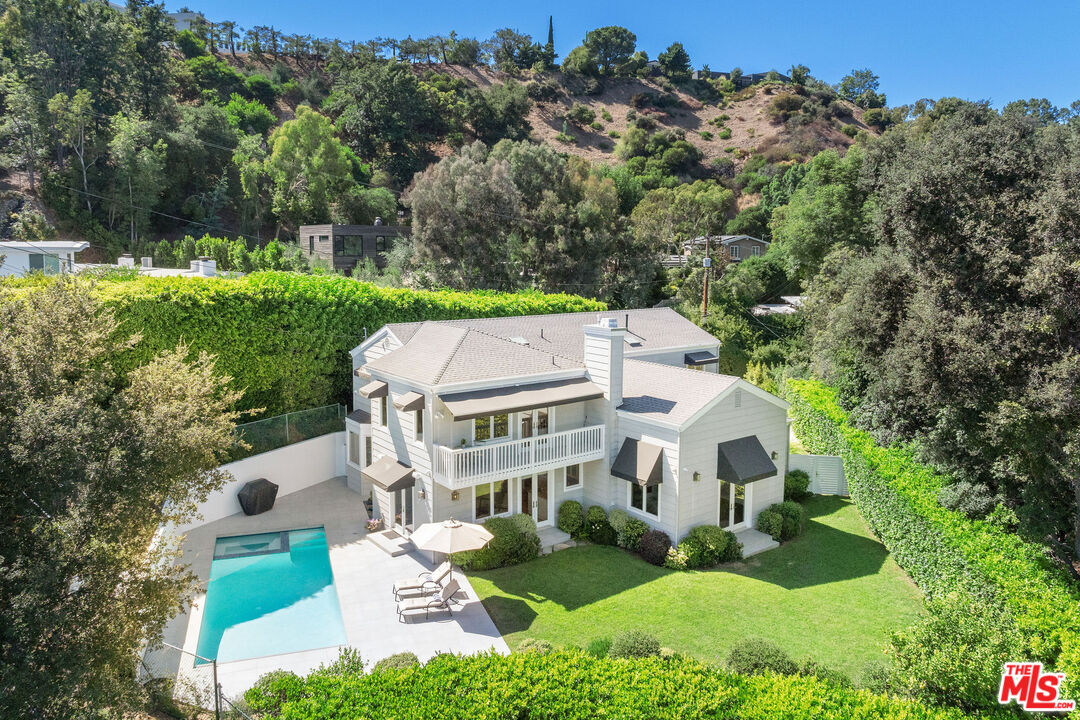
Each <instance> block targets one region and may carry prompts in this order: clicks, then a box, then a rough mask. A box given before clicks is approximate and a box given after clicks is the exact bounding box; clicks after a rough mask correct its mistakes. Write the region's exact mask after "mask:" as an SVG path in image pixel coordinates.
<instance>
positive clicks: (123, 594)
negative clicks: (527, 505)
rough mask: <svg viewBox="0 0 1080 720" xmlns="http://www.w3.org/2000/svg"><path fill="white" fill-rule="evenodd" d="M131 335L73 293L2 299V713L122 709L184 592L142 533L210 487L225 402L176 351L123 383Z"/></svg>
mask: <svg viewBox="0 0 1080 720" xmlns="http://www.w3.org/2000/svg"><path fill="white" fill-rule="evenodd" d="M134 342H135V339H134V338H129V337H127V336H126V334H125V333H123V332H122V331H120V329H119V328H118V326H117V323H116V321H115V320H114V318H113V316H112V314H111V313H110V312H109V311H107V310H105V309H103V308H102V307H101V306H100V305H99V304H98V303H97V302H96V301H95V300H94V299H93V298H92V296H91V294H90V290H89V288H88V286H87V285H85V284H83V283H82V282H80V281H77V280H71V279H61V280H57V281H55V282H52V283H50V284H48V285H46V286H45V287H43V288H40V289H37V290H35V291H34V292H31V293H27V294H25V295H21V296H19V299H18V300H11V299H8V300H7V301H6V302H2V303H0V438H3V440H2V441H0V514H2V516H3V517H4V529H5V530H4V533H3V534H2V537H0V556H2V557H3V558H4V572H3V573H0V626H2V627H3V628H4V642H3V643H2V644H0V686H2V687H3V688H4V692H3V693H0V715H3V716H5V717H37V718H45V719H51V718H57V719H59V718H65V719H66V718H73V717H85V716H86V715H88V714H92V713H93V712H94V711H95V710H96V711H100V710H104V709H106V708H108V709H110V710H117V711H119V712H120V713H121V714H122V713H123V711H124V710H125V709H131V710H134V709H138V706H137V705H135V703H134V702H133V701H135V700H136V699H137V698H138V696H137V691H138V687H137V685H136V682H135V677H134V670H133V668H135V667H137V666H138V664H139V659H140V653H141V651H142V649H143V647H144V642H146V641H147V640H149V641H150V642H151V643H153V642H155V641H156V640H157V639H159V638H160V637H161V633H162V630H163V629H164V626H165V623H166V622H167V621H168V620H169V619H170V618H171V617H172V616H173V615H174V614H175V612H176V610H177V608H179V607H181V605H182V604H183V603H184V602H185V601H186V600H187V599H188V598H189V597H190V595H191V593H192V592H193V591H194V590H195V582H194V578H193V577H192V576H191V575H190V574H189V573H188V572H187V571H186V569H185V568H184V567H183V566H181V565H179V564H177V562H176V561H177V560H179V552H178V548H177V546H176V545H175V543H173V542H169V541H167V540H166V541H165V542H161V541H160V539H157V540H156V539H155V535H156V533H157V531H158V529H159V527H160V526H161V525H162V524H165V523H170V522H172V523H178V524H182V523H183V522H185V521H187V520H189V519H190V518H191V517H192V516H193V515H194V512H195V509H196V507H197V503H198V502H199V501H200V500H201V499H202V498H205V497H206V495H207V494H208V493H210V492H213V491H215V490H217V489H218V488H220V487H221V486H222V484H223V483H224V482H225V480H226V479H227V473H226V472H224V471H221V470H219V469H218V467H219V466H220V465H221V464H222V463H224V462H226V461H227V459H228V456H229V454H230V452H231V451H232V449H233V448H234V446H235V445H236V439H235V434H234V432H233V423H234V421H235V419H236V417H237V415H236V413H233V412H231V407H232V406H233V403H235V402H236V401H237V400H238V399H239V393H236V392H233V391H231V390H229V389H228V387H227V384H228V381H229V379H228V378H227V377H222V376H220V375H218V374H217V373H216V371H215V369H214V362H213V359H212V358H210V357H209V356H207V355H205V354H200V355H197V356H195V357H194V358H193V359H188V355H189V352H188V350H187V348H185V347H183V346H181V347H179V348H177V349H176V350H175V351H169V352H165V353H162V354H161V355H159V356H157V357H156V358H154V359H153V360H151V361H150V362H149V363H147V364H145V365H143V366H141V367H136V368H134V369H132V370H131V371H129V372H128V373H127V374H126V377H125V376H122V375H121V372H120V369H119V360H120V358H121V357H122V356H123V355H124V354H125V352H126V351H127V350H128V349H129V348H130V347H131V345H132V344H133V343H134Z"/></svg>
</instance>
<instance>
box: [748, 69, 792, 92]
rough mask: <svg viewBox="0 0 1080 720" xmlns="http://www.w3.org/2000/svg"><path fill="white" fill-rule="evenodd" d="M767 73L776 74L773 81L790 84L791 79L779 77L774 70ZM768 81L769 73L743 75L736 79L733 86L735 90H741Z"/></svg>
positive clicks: (785, 76) (784, 76) (783, 76)
mask: <svg viewBox="0 0 1080 720" xmlns="http://www.w3.org/2000/svg"><path fill="white" fill-rule="evenodd" d="M769 72H774V73H776V74H775V75H774V76H773V79H774V80H779V81H780V82H786V83H787V82H791V78H789V77H788V76H787V75H781V74H780V73H778V72H776V71H775V70H770V71H769ZM768 79H769V73H767V72H763V73H743V74H742V75H740V76H739V77H738V78H736V79H735V80H734V84H735V87H736V89H739V90H741V89H742V88H745V87H750V86H751V85H756V84H757V83H759V82H761V81H762V80H768Z"/></svg>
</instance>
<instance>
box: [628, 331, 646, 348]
mask: <svg viewBox="0 0 1080 720" xmlns="http://www.w3.org/2000/svg"><path fill="white" fill-rule="evenodd" d="M624 339H625V340H626V344H627V345H629V346H630V347H639V346H640V345H641V343H643V342H645V341H644V340H642V339H641V338H640V337H638V336H637V335H635V334H634V333H632V332H630V331H629V330H628V331H627V332H626V337H625V338H624Z"/></svg>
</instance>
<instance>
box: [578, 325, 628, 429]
mask: <svg viewBox="0 0 1080 720" xmlns="http://www.w3.org/2000/svg"><path fill="white" fill-rule="evenodd" d="M625 345H626V328H624V327H619V321H618V319H617V318H605V317H598V318H597V321H596V324H595V325H586V326H585V368H586V371H587V374H588V376H589V379H590V380H592V381H593V382H594V383H596V384H597V385H599V386H600V387H601V388H603V389H604V397H606V398H607V399H608V400H609V401H611V407H612V408H617V407H619V405H622V390H623V347H624V346H625Z"/></svg>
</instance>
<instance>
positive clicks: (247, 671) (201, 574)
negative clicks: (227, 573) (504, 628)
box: [147, 478, 509, 698]
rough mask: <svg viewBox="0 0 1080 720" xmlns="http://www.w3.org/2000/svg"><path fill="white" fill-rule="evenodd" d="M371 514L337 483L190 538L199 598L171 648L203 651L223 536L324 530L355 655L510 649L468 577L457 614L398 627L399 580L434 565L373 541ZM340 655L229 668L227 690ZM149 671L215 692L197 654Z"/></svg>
mask: <svg viewBox="0 0 1080 720" xmlns="http://www.w3.org/2000/svg"><path fill="white" fill-rule="evenodd" d="M367 519H368V515H367V511H366V510H365V508H364V503H363V501H362V499H361V497H360V495H359V494H357V493H355V492H353V491H352V490H349V489H348V488H347V487H346V486H345V479H344V478H334V479H332V480H327V481H326V482H322V483H319V484H317V485H312V486H311V487H309V488H306V489H304V490H300V491H298V492H295V493H291V494H289V495H285V496H283V497H280V498H278V500H277V503H275V505H274V509H273V510H270V511H269V512H266V513H263V514H261V515H255V516H251V517H249V516H246V515H243V514H242V513H241V514H236V515H231V516H229V517H226V518H223V519H221V520H216V521H214V522H211V523H207V524H206V525H201V526H199V527H196V528H193V529H191V530H189V531H188V532H187V536H186V538H185V539H184V543H183V556H182V562H183V563H185V564H187V565H188V566H189V567H190V569H191V572H193V573H194V574H195V575H196V577H198V579H199V583H200V588H199V592H198V593H197V594H196V596H195V597H194V598H193V600H192V603H191V605H190V606H189V607H188V608H187V609H186V612H183V613H181V614H179V615H178V616H177V617H175V618H174V619H173V620H172V621H171V622H170V623H169V624H168V626H167V627H166V629H165V633H164V637H163V639H164V641H165V642H166V643H169V644H171V645H176V646H178V647H182V648H183V649H184V650H185V651H186V653H194V652H195V649H196V647H197V645H198V639H199V629H200V626H201V624H202V605H203V600H204V599H205V597H206V584H207V581H208V579H209V577H210V562H211V560H212V559H213V555H214V542H215V541H216V540H217V538H219V537H227V536H231V535H247V534H252V533H260V532H274V531H279V530H296V529H301V528H310V527H318V526H322V527H324V528H325V529H326V541H327V545H328V546H329V551H330V567H331V570H332V571H333V573H334V584H335V586H336V588H337V593H338V600H339V602H340V605H341V615H342V619H343V621H344V624H345V636H346V641H347V643H348V646H349V647H352V648H355V649H356V650H358V651H359V652H360V656H361V657H362V658H363V659H364V661H365V662H367V663H368V664H369V667H370V664H371V663H373V662H374V661H377V660H380V659H382V658H384V657H387V656H388V655H393V654H395V653H399V652H406V651H409V652H413V653H416V655H417V657H419V658H420V660H421V661H424V660H427V659H428V658H430V657H432V656H433V655H435V654H437V653H440V652H449V653H459V654H465V655H469V654H473V653H477V652H483V651H486V650H492V649H494V650H495V651H496V652H500V653H508V652H509V648H508V647H507V645H506V642H505V641H504V640H503V639H502V635H500V634H499V631H498V630H497V629H496V628H495V624H494V623H493V622H492V621H491V618H490V617H489V616H488V614H487V611H486V610H484V606H483V605H481V604H480V602H479V600H477V596H476V593H475V591H473V589H472V586H471V585H470V584H469V581H468V578H466V577H465V575H464V574H463V573H459V572H455V573H454V577H455V579H457V581H458V582H459V583H460V585H461V592H459V593H458V594H457V596H456V598H455V599H456V600H457V601H458V604H457V605H456V606H455V608H454V612H453V614H452V615H451V614H450V613H446V612H442V613H432V615H431V617H430V619H428V620H426V621H425V620H424V619H423V616H422V615H421V616H420V617H419V618H414V619H413V621H412V622H408V623H401V622H398V618H397V610H396V607H397V605H396V602H395V601H394V596H393V593H392V586H393V584H394V581H395V580H398V579H401V578H407V577H411V576H415V575H417V574H419V573H420V572H423V571H425V570H430V569H431V567H432V564H431V562H430V561H429V560H428V559H427V558H425V557H422V556H421V555H420V554H419V553H415V552H414V553H408V554H405V555H399V556H397V557H391V556H390V555H388V554H386V553H385V552H384V551H382V550H381V549H379V548H378V547H376V545H375V544H374V543H373V542H370V541H367V540H365V536H366V535H367V529H366V524H367ZM338 650H339V648H338V647H332V648H322V649H315V650H306V651H303V652H295V653H288V654H284V655H271V656H269V657H262V658H253V659H250V660H237V661H234V662H227V663H220V664H219V665H218V682H220V683H221V685H222V689H223V690H224V692H225V694H226V695H227V696H229V697H231V698H237V697H239V696H241V695H242V694H243V692H244V691H245V690H246V689H248V688H249V687H251V686H252V685H253V684H254V682H255V681H256V680H257V679H258V678H259V676H260V675H262V674H263V673H266V672H269V671H270V670H278V669H281V670H292V671H293V672H295V673H297V674H300V675H304V674H306V673H308V672H310V671H311V670H314V669H315V668H317V667H318V666H319V665H321V664H323V663H328V662H331V661H333V660H334V659H336V658H337V656H338ZM147 665H148V666H150V667H151V670H152V672H154V673H155V674H159V673H168V674H175V675H177V676H179V677H181V678H186V679H188V680H189V681H190V682H191V683H192V684H194V685H196V686H198V687H206V688H210V687H212V683H211V681H210V680H209V674H210V667H209V666H208V665H202V666H199V667H195V666H194V658H193V656H192V655H188V654H184V655H183V660H182V659H181V653H179V652H175V651H169V650H168V649H166V650H163V651H160V652H157V653H154V654H152V655H150V656H149V657H148V658H147Z"/></svg>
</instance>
